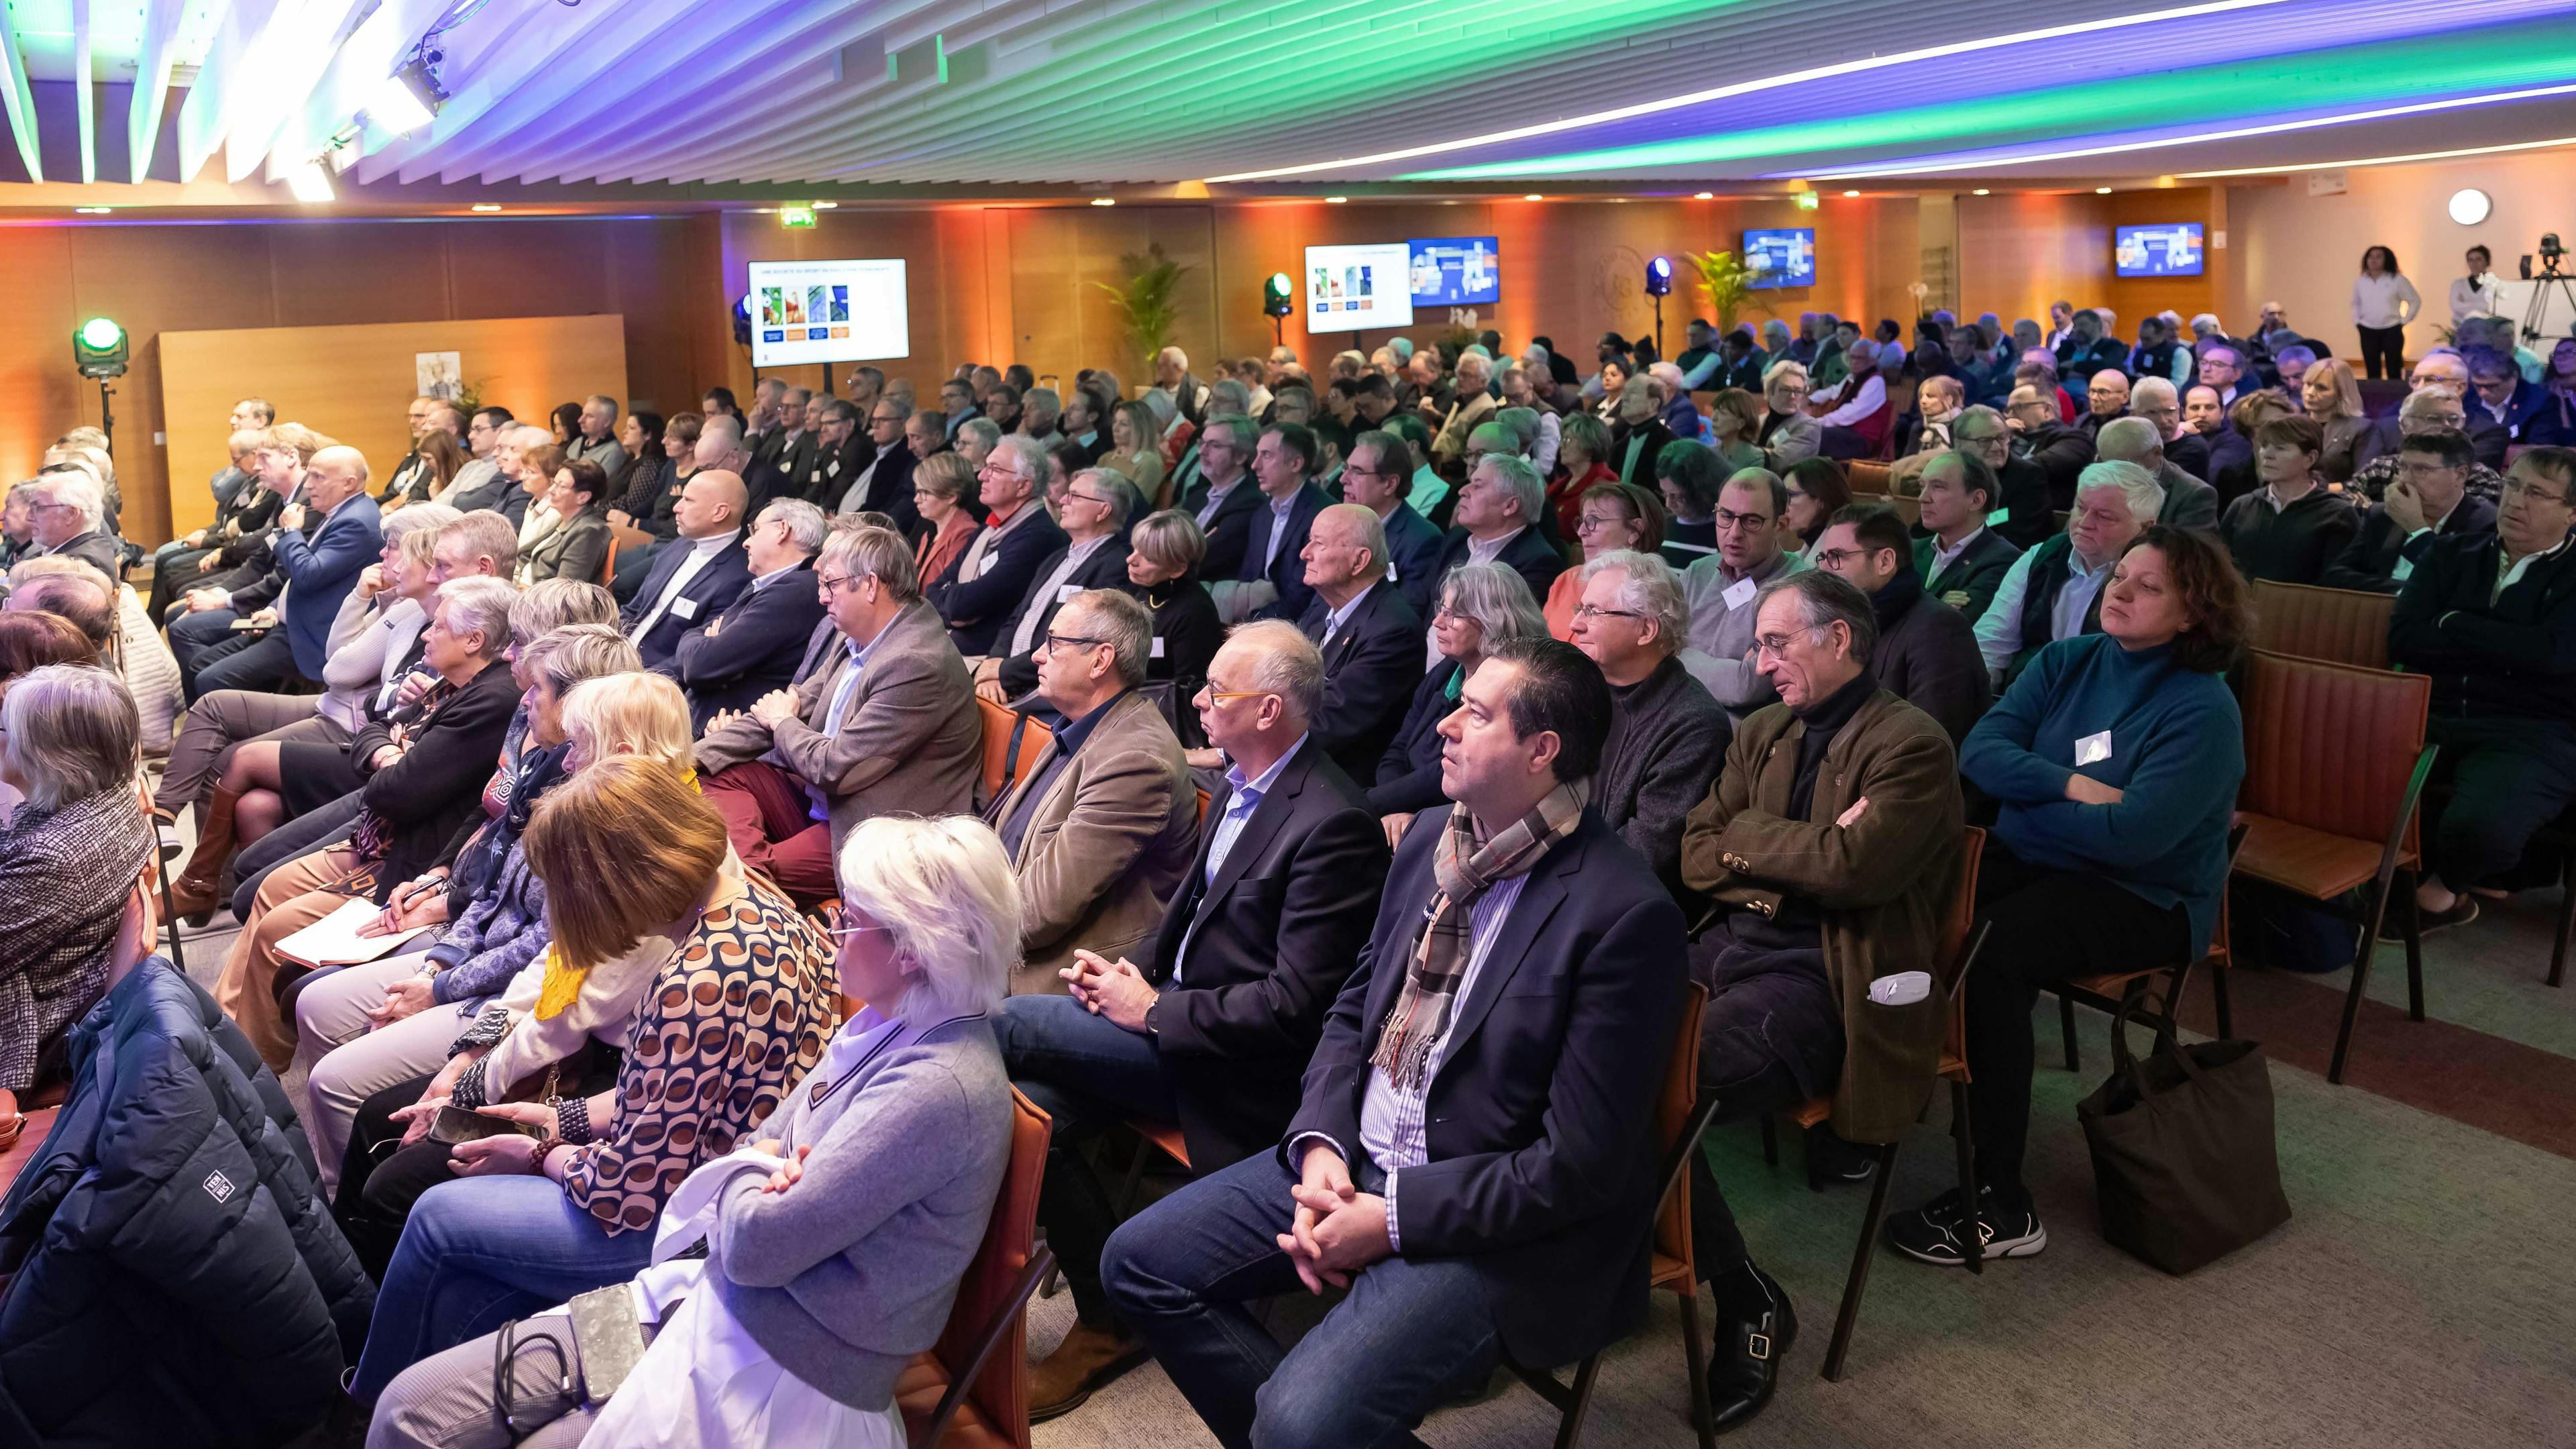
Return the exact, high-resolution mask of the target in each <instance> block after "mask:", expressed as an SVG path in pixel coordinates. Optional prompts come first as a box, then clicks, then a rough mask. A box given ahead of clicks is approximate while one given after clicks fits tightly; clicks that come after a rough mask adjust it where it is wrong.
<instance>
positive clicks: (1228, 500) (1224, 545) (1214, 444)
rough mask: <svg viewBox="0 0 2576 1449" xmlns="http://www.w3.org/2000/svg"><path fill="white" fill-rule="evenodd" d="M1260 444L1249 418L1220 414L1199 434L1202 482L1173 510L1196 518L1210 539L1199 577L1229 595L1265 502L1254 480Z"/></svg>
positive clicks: (1257, 432)
mask: <svg viewBox="0 0 2576 1449" xmlns="http://www.w3.org/2000/svg"><path fill="white" fill-rule="evenodd" d="M1260 443H1261V428H1260V425H1259V424H1257V423H1255V422H1253V420H1252V419H1251V418H1250V417H1248V416H1245V415H1243V414H1239V413H1220V414H1218V415H1216V416H1214V417H1211V418H1209V419H1208V420H1207V421H1206V423H1204V424H1202V425H1201V426H1200V428H1199V432H1198V438H1197V444H1198V450H1199V455H1198V478H1197V479H1196V480H1195V481H1194V482H1192V483H1191V485H1190V488H1189V491H1188V492H1187V493H1186V494H1184V495H1183V496H1182V497H1181V498H1180V499H1179V501H1178V502H1177V503H1176V504H1175V505H1174V506H1176V507H1178V508H1181V509H1184V510H1186V511H1187V512H1188V513H1189V514H1190V515H1191V516H1192V517H1193V518H1196V519H1197V520H1198V525H1199V531H1200V532H1202V533H1204V534H1206V535H1207V557H1206V558H1205V559H1204V560H1203V561H1202V563H1201V572H1202V573H1203V574H1204V575H1205V576H1206V577H1207V578H1208V579H1210V580H1212V581H1218V582H1219V583H1221V585H1222V586H1223V587H1225V588H1229V589H1230V588H1232V587H1233V586H1234V580H1235V575H1237V574H1238V573H1241V572H1242V570H1243V550H1244V546H1245V545H1246V544H1247V543H1249V542H1250V541H1251V539H1252V515H1253V513H1254V511H1255V510H1257V509H1258V508H1260V507H1261V505H1262V502H1263V497H1262V492H1261V485H1260V484H1259V483H1257V482H1255V481H1254V480H1253V477H1252V459H1253V454H1254V452H1255V450H1256V449H1258V448H1259V447H1260ZM1247 485H1249V486H1247Z"/></svg>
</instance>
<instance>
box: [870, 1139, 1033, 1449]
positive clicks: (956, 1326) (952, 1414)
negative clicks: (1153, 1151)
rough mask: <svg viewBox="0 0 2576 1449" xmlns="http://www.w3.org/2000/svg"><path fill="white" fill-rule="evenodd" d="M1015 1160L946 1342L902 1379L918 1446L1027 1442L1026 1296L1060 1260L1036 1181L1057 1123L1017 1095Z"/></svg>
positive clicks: (899, 1401) (992, 1447)
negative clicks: (1043, 1225)
mask: <svg viewBox="0 0 2576 1449" xmlns="http://www.w3.org/2000/svg"><path fill="white" fill-rule="evenodd" d="M1011 1108H1012V1114H1011V1162H1010V1166H1009V1167H1008V1168H1006V1169H1005V1170H1004V1171H1003V1174H1002V1190H1001V1193H1000V1195H999V1196H998V1197H996V1198H995V1199H994V1202H993V1216H992V1219H991V1221H990V1222H988V1223H987V1224H986V1225H985V1228H984V1242H983V1245H982V1246H980V1247H978V1248H977V1249H976V1250H975V1259H974V1261H973V1262H972V1263H969V1264H968V1265H967V1268H966V1276H965V1279H964V1281H962V1282H961V1283H960V1284H959V1285H958V1288H957V1301H956V1304H955V1305H954V1306H953V1307H951V1308H950V1309H949V1310H948V1324H947V1326H946V1327H945V1328H943V1329H942V1330H940V1334H939V1342H938V1344H937V1345H935V1346H934V1347H932V1348H931V1349H930V1350H929V1351H927V1352H925V1353H919V1354H915V1355H914V1356H913V1359H912V1362H910V1363H908V1364H906V1365H904V1368H903V1372H902V1373H901V1374H900V1375H898V1376H897V1377H896V1379H895V1386H894V1398H895V1403H896V1405H897V1406H898V1407H899V1408H901V1409H902V1411H903V1427H904V1437H905V1439H906V1440H907V1442H908V1443H909V1444H910V1445H911V1449H931V1446H932V1445H935V1444H949V1445H956V1446H967V1449H1002V1446H1009V1449H1029V1370H1028V1318H1027V1310H1028V1302H1029V1293H1030V1290H1032V1289H1034V1288H1036V1287H1037V1286H1038V1279H1040V1278H1042V1277H1044V1276H1046V1272H1047V1269H1048V1268H1050V1267H1051V1266H1053V1265H1054V1262H1055V1255H1054V1254H1053V1253H1050V1252H1049V1251H1047V1249H1046V1248H1045V1247H1043V1246H1041V1245H1040V1244H1039V1243H1038V1241H1037V1233H1038V1182H1039V1179H1040V1178H1041V1177H1042V1176H1043V1175H1044V1174H1045V1172H1046V1155H1047V1138H1048V1136H1049V1135H1050V1134H1051V1133H1052V1132H1053V1130H1054V1124H1053V1123H1052V1122H1050V1121H1049V1120H1048V1118H1047V1114H1046V1113H1044V1112H1041V1111H1039V1110H1038V1109H1037V1106H1036V1105H1035V1104H1034V1103H1032V1102H1030V1101H1029V1099H1028V1098H1026V1097H1023V1096H1021V1095H1020V1094H1019V1093H1018V1092H1017V1091H1013V1092H1012V1093H1011Z"/></svg>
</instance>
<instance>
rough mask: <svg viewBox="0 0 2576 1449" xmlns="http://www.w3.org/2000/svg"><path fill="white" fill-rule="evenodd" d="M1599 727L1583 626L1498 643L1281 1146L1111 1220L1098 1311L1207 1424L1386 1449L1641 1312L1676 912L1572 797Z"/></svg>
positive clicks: (1677, 953) (1602, 1340)
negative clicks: (1277, 1313)
mask: <svg viewBox="0 0 2576 1449" xmlns="http://www.w3.org/2000/svg"><path fill="white" fill-rule="evenodd" d="M1609 723H1610V692H1609V687H1608V686H1607V685H1605V684H1604V683H1602V680H1601V673H1600V671H1599V670H1598V669H1596V668H1594V667H1593V665H1592V662H1591V661H1590V660H1588V659H1585V658H1584V657H1583V656H1582V654H1581V653H1580V652H1579V651H1577V650H1576V649H1575V648H1574V647H1573V646H1572V645H1570V644H1564V643H1561V642H1559V641H1557V640H1554V639H1544V638H1542V639H1525V640H1524V639H1516V640H1512V641H1509V642H1508V643H1505V644H1502V645H1499V646H1497V647H1494V648H1492V649H1490V650H1489V651H1488V652H1487V654H1486V655H1485V665H1484V667H1482V668H1480V669H1478V670H1477V671H1476V673H1475V675H1474V676H1473V677H1472V678H1470V679H1469V680H1468V681H1467V684H1466V687H1465V691H1464V698H1463V700H1462V703H1461V707H1460V709H1459V710H1458V712H1457V713H1456V714H1454V715H1452V716H1451V717H1450V718H1449V719H1448V720H1446V721H1444V722H1443V723H1442V725H1441V732H1442V734H1443V735H1444V736H1445V737H1446V740H1447V743H1446V744H1445V745H1444V746H1443V747H1442V748H1443V759H1442V767H1441V786H1442V789H1443V790H1444V791H1445V792H1446V793H1447V794H1448V795H1449V797H1450V798H1451V799H1452V800H1454V801H1456V802H1457V804H1456V805H1455V807H1454V812H1453V810H1452V809H1440V810H1431V811H1426V812H1424V813H1423V814H1422V815H1421V816H1420V817H1419V818H1418V819H1416V820H1415V821H1414V823H1413V826H1412V828H1411V829H1410V830H1408V831H1407V832H1406V833H1405V836H1404V839H1403V842H1402V844H1401V845H1400V846H1399V848H1398V849H1397V851H1396V855H1395V862H1394V866H1393V868H1392V870H1391V871H1390V872H1389V875H1388V878H1387V882H1386V890H1385V893H1384V895H1383V897H1382V898H1381V900H1380V903H1379V906H1378V913H1377V921H1376V926H1375V928H1374V932H1373V934H1372V935H1371V937H1370V940H1369V944H1368V948H1367V950H1366V952H1365V953H1364V954H1363V955H1362V956H1361V957H1360V964H1359V967H1358V969H1356V970H1354V971H1353V972H1352V973H1351V977H1350V980H1349V982H1348V983H1347V984H1345V985H1344V987H1343V988H1342V993H1341V995H1340V996H1339V997H1338V998H1337V999H1336V1000H1335V1001H1334V1003H1333V1009H1332V1014H1331V1015H1330V1017H1328V1018H1327V1020H1326V1021H1325V1023H1324V1033H1323V1038H1322V1040H1321V1041H1320V1042H1319V1043H1318V1044H1317V1046H1316V1049H1315V1055H1314V1059H1313V1060H1312V1061H1311V1062H1310V1063H1309V1064H1308V1066H1307V1069H1306V1077H1305V1084H1304V1092H1303V1100H1302V1102H1301V1104H1300V1105H1299V1107H1298V1110H1297V1114H1296V1116H1295V1118H1294V1119H1293V1120H1292V1121H1291V1122H1290V1124H1289V1127H1288V1130H1287V1132H1286V1134H1285V1136H1284V1139H1283V1140H1282V1141H1281V1142H1280V1144H1279V1147H1278V1149H1277V1150H1276V1151H1273V1152H1270V1153H1265V1154H1263V1155H1261V1156H1257V1157H1251V1158H1246V1159H1245V1160H1243V1161H1241V1162H1238V1163H1236V1164H1235V1165H1234V1166H1232V1167H1229V1168H1227V1169H1225V1170H1224V1171H1222V1172H1219V1173H1215V1174H1213V1175H1210V1176H1205V1177H1201V1178H1200V1179H1198V1180H1197V1181H1196V1182H1193V1183H1191V1184H1189V1185H1188V1186H1186V1187H1183V1188H1182V1189H1181V1190H1180V1191H1178V1192H1176V1193H1174V1194H1172V1195H1171V1196H1169V1197H1167V1198H1164V1199H1163V1200H1162V1201H1161V1202H1159V1203H1157V1204H1155V1205H1154V1206H1153V1207H1151V1208H1148V1209H1146V1210H1145V1211H1144V1212H1142V1213H1139V1214H1137V1215H1136V1216H1135V1217H1133V1218H1130V1219H1129V1220H1128V1221H1127V1223H1126V1224H1125V1225H1124V1226H1122V1227H1121V1228H1119V1230H1118V1231H1117V1232H1116V1233H1113V1234H1112V1235H1111V1236H1110V1239H1109V1245H1108V1247H1107V1249H1106V1251H1105V1252H1104V1254H1103V1256H1102V1274H1101V1277H1102V1282H1103V1286H1104V1287H1105V1288H1106V1289H1107V1292H1108V1297H1109V1302H1110V1306H1111V1307H1112V1309H1113V1310H1115V1311H1116V1312H1118V1313H1120V1314H1121V1315H1123V1316H1124V1317H1126V1319H1127V1320H1128V1321H1129V1322H1131V1323H1133V1324H1135V1325H1136V1326H1137V1328H1138V1329H1139V1330H1141V1332H1142V1333H1143V1336H1144V1338H1145V1341H1146V1342H1147V1343H1148V1344H1149V1345H1150V1346H1151V1347H1152V1349H1153V1351H1154V1354H1155V1356H1156V1357H1158V1358H1160V1359H1161V1360H1162V1362H1163V1367H1164V1369H1165V1370H1166V1371H1167V1372H1169V1373H1170V1375H1171V1378H1172V1382H1173V1384H1174V1386H1175V1387H1177V1388H1179V1389H1180V1391H1181V1393H1182V1395H1183V1396H1184V1397H1186V1398H1187V1399H1188V1400H1189V1401H1190V1405H1191V1407H1192V1408H1194V1409H1196V1410H1197V1411H1198V1414H1199V1417H1200V1418H1201V1419H1202V1420H1204V1421H1205V1422H1206V1423H1207V1425H1208V1427H1209V1428H1210V1429H1211V1430H1213V1431H1214V1433H1215V1435H1216V1437H1217V1439H1218V1441H1219V1442H1221V1443H1224V1444H1227V1445H1229V1446H1240V1445H1245V1444H1249V1443H1251V1442H1252V1440H1253V1437H1254V1435H1255V1433H1256V1425H1255V1419H1256V1417H1257V1418H1258V1419H1259V1420H1260V1423H1259V1425H1258V1428H1257V1432H1259V1433H1260V1434H1261V1435H1262V1436H1264V1437H1265V1438H1272V1439H1273V1442H1278V1443H1284V1444H1379V1443H1386V1442H1390V1441H1400V1439H1401V1436H1402V1434H1403V1431H1404V1430H1406V1429H1408V1428H1410V1427H1411V1426H1412V1425H1414V1424H1417V1423H1419V1422H1420V1421H1421V1419H1422V1417H1423V1415H1424V1414H1426V1413H1427V1412H1429V1411H1430V1410H1431V1409H1432V1408H1433V1407H1434V1406H1435V1405H1437V1404H1439V1403H1441V1402H1443V1401H1444V1400H1445V1399H1446V1398H1447V1397H1448V1396H1449V1395H1451V1394H1452V1393H1454V1392H1455V1391H1456V1389H1457V1386H1458V1385H1459V1384H1461V1383H1467V1382H1480V1381H1481V1379H1482V1376H1483V1375H1484V1374H1486V1373H1488V1372H1490V1371H1491V1369H1492V1368H1493V1367H1494V1364H1495V1362H1496V1358H1497V1355H1498V1353H1508V1354H1509V1355H1510V1356H1511V1358H1512V1359H1513V1361H1515V1362H1518V1363H1529V1364H1540V1363H1544V1364H1564V1363H1572V1362H1574V1361H1575V1360H1577V1359H1580V1358H1582V1357H1583V1356H1584V1355H1586V1354H1588V1353H1591V1352H1592V1351H1594V1350H1596V1349H1598V1348H1600V1347H1601V1346H1603V1345H1604V1344H1607V1343H1610V1342H1613V1341H1615V1340H1616V1339H1617V1338H1618V1337H1619V1336H1620V1335H1621V1334H1623V1333H1625V1332H1626V1331H1627V1330H1628V1329H1629V1328H1631V1327H1632V1326H1633V1325H1635V1323H1636V1322H1637V1321H1638V1320H1639V1319H1640V1318H1641V1317H1642V1316H1643V1315H1644V1313H1645V1307H1646V1265H1647V1258H1648V1248H1649V1243H1648V1234H1647V1226H1648V1218H1649V1216H1650V1213H1651V1210H1652V1208H1653V1206H1654V1198H1655V1187H1656V1182H1655V1176H1656V1172H1655V1169H1656V1159H1657V1158H1658V1157H1659V1156H1661V1155H1662V1154H1661V1153H1660V1151H1659V1150H1658V1144H1657V1142H1656V1141H1655V1139H1654V1133H1653V1122H1654V1119H1655V1110H1654V1104H1655V1098H1656V1093H1657V1091H1658V1089H1659V1087H1660V1084H1661V1083H1662V1081H1663V1076H1664V1069H1665V1065H1666V1063H1667V1062H1668V1060H1669V1059H1670V1055H1671V1051H1672V1047H1673V1022H1674V1020H1675V1018H1676V1017H1677V1015H1678V1014H1679V1012H1680V1008H1681V1004H1682V999H1683V990H1684V981H1685V968H1684V965H1683V940H1682V936H1683V925H1682V913H1681V908H1680V907H1679V906H1676V905H1675V904H1674V903H1673V899H1672V897H1671V896H1670V895H1668V894H1666V893H1665V891H1664V889H1663V887H1662V886H1661V885H1660V884H1658V883H1657V882H1656V880H1655V878H1654V874H1653V872H1652V871H1650V870H1648V869H1647V867H1646V864H1645V862H1644V861H1643V860H1640V859H1639V858H1638V856H1637V853H1636V852H1635V851H1633V850H1631V849H1629V848H1628V847H1627V845H1625V844H1624V843H1622V842H1621V841H1620V840H1619V839H1618V838H1617V837H1616V836H1615V835H1613V834H1612V833H1611V831H1610V829H1609V828H1608V827H1607V826H1605V825H1604V824H1602V823H1601V818H1600V816H1599V815H1598V814H1597V813H1595V812H1594V811H1592V810H1590V809H1589V808H1586V807H1585V806H1584V805H1583V804H1582V792H1581V789H1580V787H1579V783H1578V782H1581V781H1583V780H1586V779H1588V778H1590V776H1591V775H1592V773H1593V771H1594V769H1595V767H1596V765H1597V763H1598V757H1599V754H1600V749H1601V740H1602V737H1603V735H1604V734H1605V733H1606V732H1607V730H1608V728H1609ZM1453 813H1454V814H1455V815H1456V816H1457V817H1458V818H1457V819H1456V821H1455V823H1454V824H1453V820H1452V816H1453ZM1453 858H1454V859H1455V860H1456V862H1457V863H1456V864H1455V865H1452V864H1449V863H1448V862H1449V861H1450V860H1452V859H1453ZM1470 862H1472V863H1473V866H1474V869H1473V870H1472V871H1471V870H1469V869H1467V868H1466V867H1467V866H1468V864H1469V863H1470ZM1444 882H1446V884H1445V885H1444ZM1453 889H1454V890H1455V891H1456V892H1457V893H1458V894H1457V895H1456V896H1454V897H1453V896H1452V895H1451V894H1450V891H1451V890H1453ZM1390 1019H1393V1020H1394V1021H1395V1022H1396V1023H1397V1026H1395V1027H1392V1028H1391V1027H1390V1024H1389V1023H1390ZM1390 1030H1395V1031H1397V1033H1398V1034H1397V1036H1396V1038H1395V1039H1394V1040H1391V1041H1390V1040H1385V1039H1384V1038H1385V1035H1386V1033H1387V1032H1389V1031H1390ZM1381 1058H1383V1059H1384V1060H1383V1062H1381V1060H1380V1059H1381ZM1283 1238H1285V1239H1287V1240H1288V1242H1289V1246H1287V1247H1281V1246H1279V1244H1280V1242H1281V1240H1282V1239H1283ZM1301 1283H1302V1284H1303V1285H1304V1286H1305V1287H1306V1288H1307V1289H1308V1290H1310V1291H1313V1292H1317V1293H1320V1292H1322V1291H1323V1290H1324V1289H1325V1287H1326V1286H1327V1285H1332V1286H1335V1287H1341V1286H1348V1287H1349V1288H1350V1289H1351V1292H1350V1295H1349V1296H1348V1297H1347V1298H1345V1299H1343V1300H1342V1301H1341V1302H1340V1303H1338V1304H1336V1305H1335V1306H1334V1307H1333V1308H1332V1309H1331V1310H1329V1311H1328V1312H1326V1313H1325V1314H1324V1315H1323V1318H1322V1321H1321V1322H1320V1323H1318V1324H1317V1325H1316V1326H1315V1327H1314V1328H1312V1329H1310V1330H1309V1331H1308V1332H1307V1334H1306V1335H1305V1337H1304V1338H1303V1339H1302V1340H1300V1341H1299V1343H1298V1345H1297V1347H1296V1348H1295V1349H1294V1350H1293V1351H1290V1350H1282V1349H1281V1348H1279V1347H1278V1346H1277V1345H1276V1343H1275V1341H1273V1340H1272V1339H1271V1338H1270V1336H1269V1335H1268V1333H1267V1331H1266V1330H1264V1329H1263V1328H1262V1327H1261V1325H1260V1324H1259V1323H1258V1322H1257V1321H1256V1320H1255V1319H1254V1318H1253V1316H1252V1314H1251V1312H1250V1311H1249V1304H1250V1303H1251V1302H1252V1301H1254V1300H1256V1299H1260V1298H1267V1297H1273V1296H1276V1295H1279V1294H1283V1293H1290V1292H1294V1291H1296V1289H1297V1288H1298V1287H1299V1285H1300V1284H1301ZM1256 1395H1258V1400H1257V1402H1256ZM1274 1436H1275V1437H1274Z"/></svg>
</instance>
